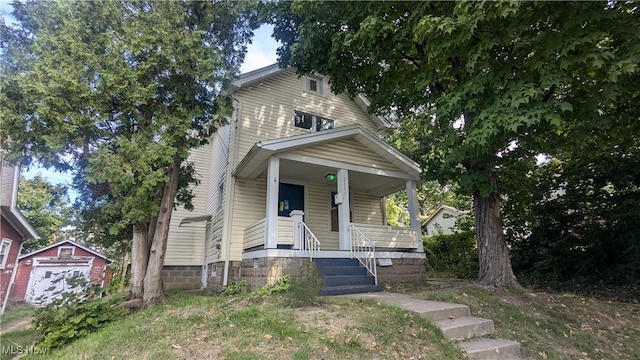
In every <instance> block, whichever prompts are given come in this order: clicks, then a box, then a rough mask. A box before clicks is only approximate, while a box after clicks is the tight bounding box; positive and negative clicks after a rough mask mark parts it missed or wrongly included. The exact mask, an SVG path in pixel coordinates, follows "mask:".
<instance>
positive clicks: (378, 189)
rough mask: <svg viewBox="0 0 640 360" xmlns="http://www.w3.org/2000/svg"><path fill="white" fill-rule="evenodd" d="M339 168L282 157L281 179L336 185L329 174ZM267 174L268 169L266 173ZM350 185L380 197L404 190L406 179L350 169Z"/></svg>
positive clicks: (352, 187) (335, 172)
mask: <svg viewBox="0 0 640 360" xmlns="http://www.w3.org/2000/svg"><path fill="white" fill-rule="evenodd" d="M337 172H338V168H335V167H330V166H322V165H317V164H311V163H304V162H299V161H293V160H287V159H280V181H284V182H286V181H287V180H288V181H299V182H303V183H315V184H317V183H322V184H327V186H329V187H335V186H336V182H335V181H328V180H327V179H326V175H327V174H337ZM263 175H266V169H265V171H264V174H263ZM349 187H350V188H351V189H354V190H359V191H364V192H366V193H368V194H371V195H375V196H378V197H382V196H386V195H389V194H393V193H394V192H396V191H400V190H404V189H405V187H406V179H399V178H392V177H388V176H380V175H375V174H367V173H362V172H358V171H353V170H351V171H349Z"/></svg>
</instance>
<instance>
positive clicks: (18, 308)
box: [0, 304, 38, 360]
mask: <svg viewBox="0 0 640 360" xmlns="http://www.w3.org/2000/svg"><path fill="white" fill-rule="evenodd" d="M34 310H35V308H34V307H33V306H30V305H25V304H20V305H15V306H11V307H8V308H7V309H6V311H5V313H4V314H2V317H0V328H2V329H4V328H5V327H6V326H9V325H11V323H14V322H16V321H19V320H22V319H27V318H29V317H32V316H33V314H34ZM37 340H38V336H37V335H36V333H35V332H34V331H33V330H20V331H13V332H8V333H6V334H2V336H0V346H1V349H2V351H1V352H0V360H8V359H12V358H13V357H14V356H15V355H18V354H20V353H23V352H27V351H29V350H32V351H35V349H32V348H31V346H32V345H33V344H34V343H35V342H36V341H37Z"/></svg>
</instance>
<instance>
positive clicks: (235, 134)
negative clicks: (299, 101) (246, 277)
mask: <svg viewBox="0 0 640 360" xmlns="http://www.w3.org/2000/svg"><path fill="white" fill-rule="evenodd" d="M233 100H234V101H235V102H237V107H236V116H235V119H234V120H233V122H234V125H233V126H232V127H231V129H230V131H229V136H230V137H232V138H233V161H231V156H229V167H228V169H227V171H228V172H229V174H231V172H232V171H233V170H234V169H235V167H236V164H237V162H238V148H239V146H240V144H239V143H240V140H239V138H240V136H239V135H240V134H239V131H240V128H239V126H238V123H239V119H240V118H241V116H242V101H240V99H238V98H237V97H235V96H234V97H233ZM229 145H231V144H229ZM229 180H230V181H228V183H229V184H228V186H229V191H227V194H229V196H228V197H227V201H228V202H229V211H228V212H227V221H226V223H227V237H226V239H225V246H224V271H223V275H222V287H227V285H228V283H229V262H230V261H229V257H230V256H231V230H232V229H231V220H232V219H233V200H234V198H235V196H234V194H235V188H236V186H235V185H236V177H235V176H234V175H233V174H231V177H230V178H229Z"/></svg>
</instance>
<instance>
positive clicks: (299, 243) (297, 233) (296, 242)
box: [289, 210, 306, 250]
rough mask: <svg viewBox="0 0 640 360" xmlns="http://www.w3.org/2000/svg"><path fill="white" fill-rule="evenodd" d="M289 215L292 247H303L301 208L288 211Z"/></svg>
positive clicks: (302, 214) (297, 248)
mask: <svg viewBox="0 0 640 360" xmlns="http://www.w3.org/2000/svg"><path fill="white" fill-rule="evenodd" d="M289 216H290V217H291V218H292V219H293V248H294V249H296V250H299V249H302V248H305V250H306V246H304V244H303V241H304V239H303V236H304V235H303V234H304V232H303V231H302V226H301V225H302V217H303V216H304V211H302V210H293V211H292V212H291V213H289Z"/></svg>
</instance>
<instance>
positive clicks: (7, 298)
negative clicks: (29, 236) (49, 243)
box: [0, 242, 24, 315]
mask: <svg viewBox="0 0 640 360" xmlns="http://www.w3.org/2000/svg"><path fill="white" fill-rule="evenodd" d="M23 246H24V243H23V242H21V243H20V248H19V249H18V255H20V253H21V252H22V247H23ZM17 273H18V257H17V256H16V261H15V263H14V264H13V271H11V279H9V287H8V288H7V293H6V294H5V296H4V301H3V302H2V309H0V315H1V314H4V309H5V307H6V306H7V302H9V294H10V293H11V285H13V284H14V283H15V280H16V274H17Z"/></svg>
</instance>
